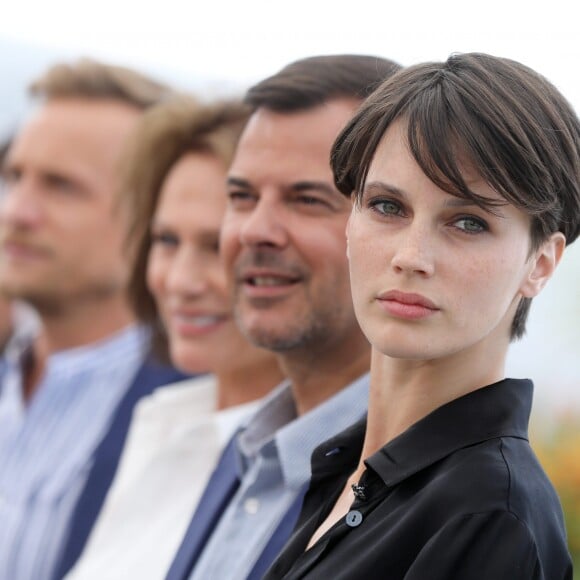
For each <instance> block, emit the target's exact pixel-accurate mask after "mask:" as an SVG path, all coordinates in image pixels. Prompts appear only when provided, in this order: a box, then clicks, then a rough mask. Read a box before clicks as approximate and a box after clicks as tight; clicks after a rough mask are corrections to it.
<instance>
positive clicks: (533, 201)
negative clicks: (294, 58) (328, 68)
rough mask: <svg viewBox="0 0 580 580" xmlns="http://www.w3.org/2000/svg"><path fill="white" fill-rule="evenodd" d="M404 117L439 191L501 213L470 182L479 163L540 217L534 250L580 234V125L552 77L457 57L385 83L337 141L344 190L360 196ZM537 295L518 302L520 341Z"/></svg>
mask: <svg viewBox="0 0 580 580" xmlns="http://www.w3.org/2000/svg"><path fill="white" fill-rule="evenodd" d="M397 119H403V120H404V122H405V123H406V125H407V139H408V144H409V149H410V151H411V154H412V155H413V157H414V158H415V159H416V161H417V163H418V164H419V166H420V167H421V169H422V171H423V172H424V173H425V175H427V177H429V179H431V181H433V183H435V184H436V185H437V186H438V187H440V188H441V189H443V190H444V191H447V192H448V193H450V194H452V195H455V196H457V197H462V198H468V199H472V200H473V201H474V202H476V203H477V204H478V205H480V206H482V207H484V208H486V209H488V210H490V211H493V207H490V203H489V201H488V200H486V199H485V198H482V197H481V196H478V195H477V194H476V193H475V192H473V191H471V190H470V189H469V187H468V186H467V184H466V183H465V182H464V180H463V178H462V171H461V169H462V166H464V165H465V164H466V163H468V164H470V165H471V166H472V167H473V168H474V169H475V170H476V171H477V172H478V173H479V175H480V176H481V177H482V178H483V179H484V180H485V181H486V182H487V183H488V184H489V185H490V186H491V187H492V188H493V189H494V190H495V191H497V193H498V194H500V195H501V196H502V197H503V198H504V199H505V200H506V202H507V203H511V204H513V205H514V206H516V207H518V208H520V209H522V210H523V211H525V212H526V213H527V214H528V215H530V217H531V224H532V225H531V232H530V235H531V247H532V249H537V248H538V247H539V246H540V244H541V243H542V242H543V241H545V240H546V239H547V238H548V237H549V236H550V235H551V234H552V233H554V232H557V231H560V232H562V233H563V234H564V235H565V236H566V243H567V244H571V243H572V242H573V241H574V240H575V239H576V238H577V236H578V234H579V233H580V122H579V120H578V116H577V115H576V113H575V112H574V109H573V108H572V107H571V105H570V104H569V103H568V102H567V101H566V99H565V98H564V97H563V96H562V95H561V94H560V92H559V91H558V90H557V89H556V88H555V87H554V86H553V85H552V84H551V83H550V82H549V81H547V80H546V79H545V78H544V77H542V76H541V75H539V74H537V73H536V72H534V71H533V70H531V69H530V68H528V67H526V66H524V65H522V64H520V63H518V62H515V61H512V60H509V59H505V58H498V57H494V56H490V55H486V54H480V53H471V54H456V55H452V56H450V57H449V59H448V60H447V61H446V62H432V63H423V64H419V65H415V66H412V67H409V68H406V69H403V70H402V71H400V72H398V73H397V74H396V75H394V76H393V77H391V78H390V79H388V80H386V81H385V82H384V83H383V84H382V85H381V86H380V87H379V88H378V89H377V90H376V91H375V92H374V93H373V94H372V95H371V96H370V97H369V98H368V99H367V100H366V101H365V103H364V104H363V106H362V107H361V108H360V109H359V111H358V112H357V113H356V114H355V116H354V117H353V118H352V119H351V121H350V122H349V123H348V124H347V126H346V127H345V128H344V129H343V131H342V132H341V134H340V135H339V136H338V138H337V140H336V142H335V143H334V146H333V149H332V154H331V164H332V169H333V172H334V180H335V183H336V186H337V187H338V189H339V190H340V191H341V192H342V193H344V194H345V195H349V196H350V195H351V194H353V193H354V195H355V197H356V199H357V200H360V195H361V192H362V189H363V187H364V183H365V179H366V176H367V173H368V170H369V166H370V164H371V162H372V159H373V156H374V154H375V151H376V148H377V146H378V144H379V142H380V141H381V138H382V137H383V135H384V134H385V132H386V130H387V129H388V127H389V126H390V125H391V124H392V123H393V122H394V121H396V120H397ZM530 303H531V299H526V298H523V299H521V301H520V304H519V305H518V309H517V312H516V314H515V317H514V320H513V323H512V328H511V338H512V339H517V338H520V337H521V336H523V334H524V332H525V323H526V318H527V315H528V312H529V308H530Z"/></svg>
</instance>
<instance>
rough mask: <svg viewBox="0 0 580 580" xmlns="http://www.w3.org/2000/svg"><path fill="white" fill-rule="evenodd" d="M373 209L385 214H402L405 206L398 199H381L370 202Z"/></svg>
mask: <svg viewBox="0 0 580 580" xmlns="http://www.w3.org/2000/svg"><path fill="white" fill-rule="evenodd" d="M370 205H371V207H372V209H373V210H374V211H376V212H377V213H379V214H383V215H402V214H403V208H402V207H401V204H399V203H397V202H396V201H392V200H388V199H379V200H375V201H373V202H371V203H370Z"/></svg>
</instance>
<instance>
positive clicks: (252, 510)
mask: <svg viewBox="0 0 580 580" xmlns="http://www.w3.org/2000/svg"><path fill="white" fill-rule="evenodd" d="M259 509H260V500H259V499H256V498H255V497H249V498H248V499H247V500H246V501H245V502H244V511H245V512H246V513H247V514H250V515H251V516H253V515H254V514H257V513H258V510H259Z"/></svg>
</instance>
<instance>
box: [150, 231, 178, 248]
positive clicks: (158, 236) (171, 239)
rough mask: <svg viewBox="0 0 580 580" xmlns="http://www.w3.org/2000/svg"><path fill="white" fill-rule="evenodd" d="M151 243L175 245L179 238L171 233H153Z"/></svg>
mask: <svg viewBox="0 0 580 580" xmlns="http://www.w3.org/2000/svg"><path fill="white" fill-rule="evenodd" d="M151 243H152V244H157V245H160V246H177V245H179V240H178V239H177V237H176V236H172V235H171V234H164V233H153V234H152V235H151Z"/></svg>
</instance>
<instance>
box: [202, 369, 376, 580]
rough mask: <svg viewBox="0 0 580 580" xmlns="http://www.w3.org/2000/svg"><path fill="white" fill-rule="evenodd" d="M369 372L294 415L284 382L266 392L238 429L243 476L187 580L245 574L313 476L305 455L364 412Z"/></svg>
mask: <svg viewBox="0 0 580 580" xmlns="http://www.w3.org/2000/svg"><path fill="white" fill-rule="evenodd" d="M368 390H369V375H368V374H366V375H364V376H362V377H361V378H359V379H358V380H357V381H355V382H354V383H352V384H350V385H349V386H347V387H346V388H344V389H343V390H342V391H339V392H338V393H337V394H336V395H334V396H333V397H331V398H330V399H328V400H327V401H325V402H324V403H322V404H321V405H319V406H318V407H316V408H314V409H312V410H311V411H309V412H308V413H305V414H304V415H302V416H300V417H297V416H296V406H295V403H294V398H293V396H292V390H291V388H290V385H289V384H287V383H286V384H284V385H283V386H281V387H280V388H279V389H277V390H276V391H275V392H274V393H273V394H272V395H270V396H269V397H268V399H267V400H266V401H265V403H264V405H263V406H262V407H261V408H260V409H259V410H258V412H257V413H256V415H254V417H253V418H251V419H250V421H249V422H248V424H247V427H246V428H245V429H244V430H242V431H241V432H240V434H239V435H238V447H239V461H240V464H241V470H242V473H243V475H242V482H241V485H240V488H239V490H238V491H237V493H236V495H235V496H234V498H233V499H232V501H231V502H230V504H229V505H228V507H227V508H226V510H225V512H224V515H223V516H222V517H221V519H220V521H219V523H218V525H217V527H216V529H215V530H214V532H213V534H212V535H211V537H210V539H209V541H208V543H207V545H206V546H205V548H204V550H203V552H202V554H201V556H200V558H199V560H198V562H197V564H196V565H195V567H194V569H193V571H192V574H191V576H190V580H208V579H209V578H211V579H214V578H215V579H217V578H219V580H242V579H244V578H246V577H247V576H248V574H249V573H250V572H251V571H252V568H253V567H254V565H255V564H256V562H257V560H258V558H259V557H260V555H261V554H262V552H263V550H264V549H265V547H266V545H267V543H268V541H269V539H270V538H271V536H272V534H273V533H274V531H275V530H276V528H277V527H278V524H279V523H280V521H281V520H282V517H283V516H284V514H285V513H286V512H287V511H288V509H290V506H291V505H292V504H293V503H294V501H295V499H296V498H297V496H298V494H299V493H301V490H302V488H303V486H304V485H305V484H306V483H308V482H309V481H310V476H311V468H310V456H311V455H312V452H313V451H314V449H316V447H318V446H319V445H320V444H321V443H323V442H324V441H326V440H327V439H329V438H330V437H333V436H334V435H337V434H338V433H340V432H341V431H343V430H344V429H346V428H347V427H349V426H350V425H352V424H353V423H355V422H356V421H358V420H359V419H361V418H362V417H363V416H364V415H365V414H366V411H367V406H368Z"/></svg>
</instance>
